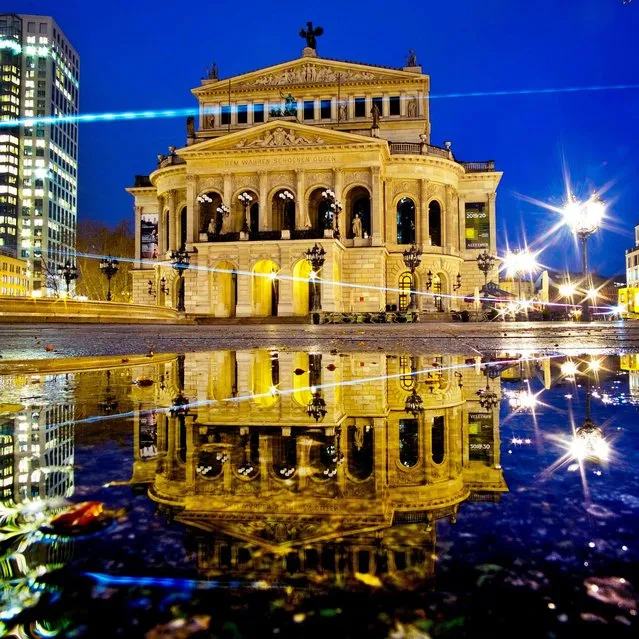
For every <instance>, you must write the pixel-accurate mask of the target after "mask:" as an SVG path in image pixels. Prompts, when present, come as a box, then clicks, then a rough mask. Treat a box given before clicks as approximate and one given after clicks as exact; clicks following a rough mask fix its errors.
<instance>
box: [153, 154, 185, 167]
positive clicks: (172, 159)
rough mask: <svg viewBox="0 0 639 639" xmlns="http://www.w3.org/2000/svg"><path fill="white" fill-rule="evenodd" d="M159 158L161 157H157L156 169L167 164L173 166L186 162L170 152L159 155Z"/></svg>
mask: <svg viewBox="0 0 639 639" xmlns="http://www.w3.org/2000/svg"><path fill="white" fill-rule="evenodd" d="M160 158H161V159H158V169H163V168H164V167H167V166H174V165H176V164H186V160H185V159H184V158H181V157H180V156H179V155H176V154H175V153H171V155H167V156H164V157H163V156H160Z"/></svg>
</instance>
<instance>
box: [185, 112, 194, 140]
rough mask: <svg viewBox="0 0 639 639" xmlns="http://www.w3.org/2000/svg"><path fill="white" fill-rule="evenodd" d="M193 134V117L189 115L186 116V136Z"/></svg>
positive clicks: (190, 136) (192, 135) (189, 136)
mask: <svg viewBox="0 0 639 639" xmlns="http://www.w3.org/2000/svg"><path fill="white" fill-rule="evenodd" d="M194 136H195V118H194V117H193V116H192V115H189V117H188V118H186V137H187V138H192V137H194Z"/></svg>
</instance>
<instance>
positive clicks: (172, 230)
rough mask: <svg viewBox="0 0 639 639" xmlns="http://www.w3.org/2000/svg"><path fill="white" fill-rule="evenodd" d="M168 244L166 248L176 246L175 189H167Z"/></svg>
mask: <svg viewBox="0 0 639 639" xmlns="http://www.w3.org/2000/svg"><path fill="white" fill-rule="evenodd" d="M168 200H169V202H168V204H169V246H168V250H169V251H173V250H177V248H178V245H177V244H178V225H177V218H176V215H177V213H176V211H175V189H171V190H170V191H169V197H168Z"/></svg>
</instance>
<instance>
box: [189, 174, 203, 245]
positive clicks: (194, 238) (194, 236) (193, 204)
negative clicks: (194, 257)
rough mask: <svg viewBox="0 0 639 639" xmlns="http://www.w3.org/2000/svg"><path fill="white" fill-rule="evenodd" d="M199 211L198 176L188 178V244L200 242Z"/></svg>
mask: <svg viewBox="0 0 639 639" xmlns="http://www.w3.org/2000/svg"><path fill="white" fill-rule="evenodd" d="M196 211H198V202H197V176H196V175H187V176H186V243H187V244H190V243H192V242H198V241H199V240H200V228H199V225H200V221H199V219H198V217H199V216H198V215H197V213H196Z"/></svg>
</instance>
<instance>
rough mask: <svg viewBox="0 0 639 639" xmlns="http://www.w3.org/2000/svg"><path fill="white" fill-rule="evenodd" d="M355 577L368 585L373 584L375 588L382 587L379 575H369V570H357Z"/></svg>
mask: <svg viewBox="0 0 639 639" xmlns="http://www.w3.org/2000/svg"><path fill="white" fill-rule="evenodd" d="M355 579H357V580H358V581H361V582H362V583H363V584H366V585H367V586H372V587H373V588H381V587H382V582H381V581H380V579H379V577H376V576H375V575H369V574H368V573H367V572H356V573H355Z"/></svg>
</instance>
